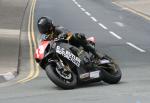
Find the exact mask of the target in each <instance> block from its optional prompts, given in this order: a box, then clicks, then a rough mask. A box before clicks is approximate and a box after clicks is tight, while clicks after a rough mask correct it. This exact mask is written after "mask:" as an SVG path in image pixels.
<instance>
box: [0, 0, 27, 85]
mask: <svg viewBox="0 0 150 103" xmlns="http://www.w3.org/2000/svg"><path fill="white" fill-rule="evenodd" d="M27 2H28V0H0V83H1V82H5V81H8V80H11V79H13V78H15V76H16V75H17V73H18V60H19V46H20V28H21V24H22V20H23V16H24V11H25V9H26V6H27Z"/></svg>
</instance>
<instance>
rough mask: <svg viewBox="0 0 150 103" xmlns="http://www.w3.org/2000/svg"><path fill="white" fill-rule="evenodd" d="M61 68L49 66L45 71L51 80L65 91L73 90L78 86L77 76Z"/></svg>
mask: <svg viewBox="0 0 150 103" xmlns="http://www.w3.org/2000/svg"><path fill="white" fill-rule="evenodd" d="M58 67H59V66H57V65H56V66H54V65H47V66H46V68H45V70H46V73H47V76H48V77H49V79H50V80H51V81H52V82H53V83H55V84H56V85H57V86H59V87H61V88H63V89H73V88H75V87H76V85H77V76H76V74H75V73H74V72H72V71H64V69H61V68H58Z"/></svg>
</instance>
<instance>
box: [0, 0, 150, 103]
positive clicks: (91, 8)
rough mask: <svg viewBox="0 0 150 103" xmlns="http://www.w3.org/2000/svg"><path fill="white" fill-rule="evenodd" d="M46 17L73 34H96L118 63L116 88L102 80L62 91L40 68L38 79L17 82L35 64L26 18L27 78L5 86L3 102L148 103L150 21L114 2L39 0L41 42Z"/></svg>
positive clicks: (0, 101) (1, 95) (0, 94)
mask: <svg viewBox="0 0 150 103" xmlns="http://www.w3.org/2000/svg"><path fill="white" fill-rule="evenodd" d="M27 13H28V14H29V13H30V11H29V10H28V12H27ZM41 16H49V17H51V18H52V19H53V20H54V23H55V24H57V25H62V26H64V27H65V28H67V29H69V30H70V31H73V32H82V33H85V34H86V36H87V37H88V36H90V35H92V36H95V37H96V41H97V44H96V48H97V49H99V50H100V51H102V52H105V53H106V54H108V55H110V56H111V57H113V58H114V59H116V61H117V62H118V63H119V64H120V67H121V70H122V74H123V77H122V79H121V81H120V83H119V84H115V85H109V84H106V83H103V82H100V83H94V84H90V85H87V86H82V87H78V88H76V89H73V90H62V89H60V88H58V87H56V86H55V85H54V84H53V83H52V82H51V81H50V80H49V79H48V78H47V76H46V75H45V72H44V71H43V70H40V74H38V73H37V74H38V76H35V77H34V78H32V77H29V79H27V80H25V81H24V80H22V81H24V82H18V81H19V80H20V78H23V77H24V76H25V74H24V72H23V71H27V72H26V73H29V70H30V67H29V62H30V61H31V62H33V61H32V60H31V59H32V58H31V57H29V55H30V54H32V52H31V53H30V50H29V49H31V48H29V46H31V45H32V46H33V45H34V46H35V45H36V44H35V43H34V42H32V43H30V42H29V41H28V38H29V37H28V35H26V34H28V32H27V30H28V26H29V25H28V19H26V21H24V28H23V29H22V56H21V62H20V63H21V64H20V70H21V71H20V73H23V74H21V76H19V77H18V78H16V80H13V81H11V82H8V83H5V84H3V86H1V88H0V103H33V102H35V103H149V100H150V98H149V97H150V46H149V45H150V40H149V39H150V34H149V33H150V21H148V20H146V19H144V18H142V17H140V16H138V15H136V14H133V13H131V12H129V11H126V10H124V9H122V8H121V7H117V6H116V5H114V4H113V3H112V1H111V0H37V2H36V7H35V15H34V31H35V32H34V34H35V38H37V39H39V33H38V31H37V27H36V22H37V19H38V18H39V17H41ZM26 18H28V16H27V17H26ZM30 44H31V45H30ZM29 59H30V60H29ZM34 67H36V66H35V65H34ZM22 75H24V76H22ZM30 79H31V80H30ZM14 82H17V83H14Z"/></svg>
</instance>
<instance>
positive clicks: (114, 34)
mask: <svg viewBox="0 0 150 103" xmlns="http://www.w3.org/2000/svg"><path fill="white" fill-rule="evenodd" d="M109 33H110V34H112V35H113V36H115V37H116V38H117V39H120V40H121V39H122V37H120V36H119V35H117V34H116V33H114V32H112V31H109Z"/></svg>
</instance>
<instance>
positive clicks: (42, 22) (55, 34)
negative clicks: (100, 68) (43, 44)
mask: <svg viewBox="0 0 150 103" xmlns="http://www.w3.org/2000/svg"><path fill="white" fill-rule="evenodd" d="M37 26H38V30H39V32H40V33H41V38H42V40H54V39H56V38H63V39H65V40H67V41H68V43H70V44H71V45H74V46H76V47H80V46H82V47H83V48H84V50H85V51H87V52H91V53H92V54H93V55H94V56H95V58H97V59H98V60H99V62H100V63H102V62H103V63H109V60H107V59H106V58H104V57H101V56H100V55H99V54H98V53H97V52H96V50H95V48H94V47H93V46H91V45H90V44H89V42H88V41H87V40H86V37H85V35H84V34H83V33H74V34H73V33H72V32H70V31H68V30H66V29H64V28H63V27H62V26H55V25H54V24H53V21H52V20H51V19H50V18H48V17H41V18H39V20H38V22H37Z"/></svg>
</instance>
